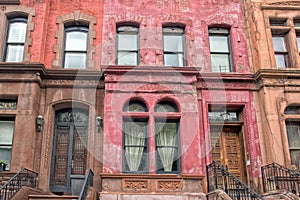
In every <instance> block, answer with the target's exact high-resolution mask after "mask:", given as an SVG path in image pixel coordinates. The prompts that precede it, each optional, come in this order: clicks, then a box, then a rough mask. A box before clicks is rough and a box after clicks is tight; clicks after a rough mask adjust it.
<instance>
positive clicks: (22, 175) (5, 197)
mask: <svg viewBox="0 0 300 200" xmlns="http://www.w3.org/2000/svg"><path fill="white" fill-rule="evenodd" d="M37 176H38V173H36V172H34V171H31V170H29V169H26V168H22V169H21V170H20V171H19V172H18V173H17V174H16V175H14V176H13V177H12V178H11V179H9V180H8V181H7V182H6V183H5V184H4V185H3V186H2V187H0V200H10V199H11V198H12V197H13V196H14V195H15V194H16V193H17V192H18V191H19V190H20V189H21V188H22V187H23V186H27V187H32V188H36V187H37Z"/></svg>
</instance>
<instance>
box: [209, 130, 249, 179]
mask: <svg viewBox="0 0 300 200" xmlns="http://www.w3.org/2000/svg"><path fill="white" fill-rule="evenodd" d="M211 146H212V159H213V161H216V162H219V163H220V164H221V165H224V166H225V165H227V166H228V170H229V172H230V173H231V174H233V175H234V176H236V177H237V178H238V179H240V180H241V181H243V182H246V167H245V162H244V151H243V144H242V138H241V134H240V127H226V126H225V127H213V126H211Z"/></svg>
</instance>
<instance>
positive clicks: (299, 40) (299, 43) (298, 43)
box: [297, 37, 300, 53]
mask: <svg viewBox="0 0 300 200" xmlns="http://www.w3.org/2000/svg"><path fill="white" fill-rule="evenodd" d="M297 45H298V53H300V37H297Z"/></svg>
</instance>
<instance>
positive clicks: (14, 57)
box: [3, 18, 27, 62]
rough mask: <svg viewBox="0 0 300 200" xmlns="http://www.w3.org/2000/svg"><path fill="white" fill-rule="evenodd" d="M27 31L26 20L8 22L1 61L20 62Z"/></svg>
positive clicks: (17, 19)
mask: <svg viewBox="0 0 300 200" xmlns="http://www.w3.org/2000/svg"><path fill="white" fill-rule="evenodd" d="M26 30H27V19H26V18H12V19H10V20H8V27H7V34H6V45H5V49H4V54H3V55H4V56H3V60H4V61H5V62H22V61H23V54H24V44H25V38H26Z"/></svg>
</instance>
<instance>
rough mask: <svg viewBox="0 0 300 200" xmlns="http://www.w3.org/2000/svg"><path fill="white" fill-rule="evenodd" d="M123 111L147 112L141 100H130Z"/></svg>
mask: <svg viewBox="0 0 300 200" xmlns="http://www.w3.org/2000/svg"><path fill="white" fill-rule="evenodd" d="M123 111H125V112H147V111H148V110H147V107H146V105H145V104H144V103H143V102H140V101H130V102H128V103H127V104H126V105H125V107H124V109H123Z"/></svg>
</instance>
